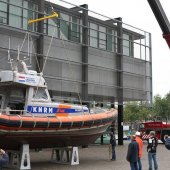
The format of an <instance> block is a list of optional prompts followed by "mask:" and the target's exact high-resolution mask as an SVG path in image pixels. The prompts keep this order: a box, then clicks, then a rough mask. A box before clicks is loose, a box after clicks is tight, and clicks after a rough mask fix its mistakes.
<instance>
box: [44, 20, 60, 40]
mask: <svg viewBox="0 0 170 170" xmlns="http://www.w3.org/2000/svg"><path fill="white" fill-rule="evenodd" d="M47 22H48V35H50V36H53V35H54V31H55V35H54V36H55V37H59V36H58V19H56V18H53V19H49V20H48V21H47Z"/></svg>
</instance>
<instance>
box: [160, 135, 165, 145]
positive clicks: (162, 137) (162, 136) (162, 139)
mask: <svg viewBox="0 0 170 170" xmlns="http://www.w3.org/2000/svg"><path fill="white" fill-rule="evenodd" d="M164 137H165V134H162V135H161V141H162V142H163V143H164V144H165V138H164Z"/></svg>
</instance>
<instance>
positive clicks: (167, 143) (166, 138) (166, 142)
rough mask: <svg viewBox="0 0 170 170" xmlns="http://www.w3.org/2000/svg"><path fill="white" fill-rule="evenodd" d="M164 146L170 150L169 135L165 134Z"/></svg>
mask: <svg viewBox="0 0 170 170" xmlns="http://www.w3.org/2000/svg"><path fill="white" fill-rule="evenodd" d="M165 147H166V149H168V150H170V136H168V135H165Z"/></svg>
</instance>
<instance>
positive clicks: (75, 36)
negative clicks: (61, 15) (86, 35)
mask: <svg viewBox="0 0 170 170" xmlns="http://www.w3.org/2000/svg"><path fill="white" fill-rule="evenodd" d="M71 19H72V21H71V33H70V34H71V36H70V39H71V40H72V41H76V42H79V41H80V34H79V30H80V28H79V25H78V24H79V19H78V18H76V17H71Z"/></svg>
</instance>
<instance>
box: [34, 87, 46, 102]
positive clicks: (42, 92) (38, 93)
mask: <svg viewBox="0 0 170 170" xmlns="http://www.w3.org/2000/svg"><path fill="white" fill-rule="evenodd" d="M33 99H36V100H39V99H43V100H48V95H47V92H46V89H45V88H35V89H34V94H33Z"/></svg>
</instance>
